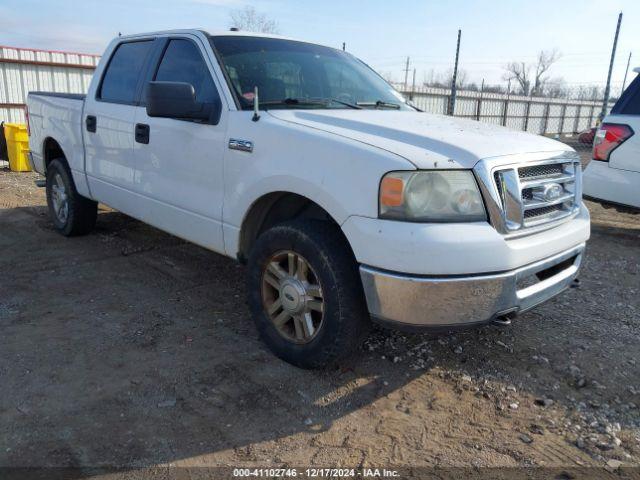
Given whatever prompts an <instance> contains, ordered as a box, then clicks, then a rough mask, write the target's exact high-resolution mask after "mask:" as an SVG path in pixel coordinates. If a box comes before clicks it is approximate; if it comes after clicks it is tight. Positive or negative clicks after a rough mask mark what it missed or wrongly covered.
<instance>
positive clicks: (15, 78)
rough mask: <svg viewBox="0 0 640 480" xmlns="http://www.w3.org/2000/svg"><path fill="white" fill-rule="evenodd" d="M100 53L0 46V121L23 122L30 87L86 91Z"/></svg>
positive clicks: (76, 91) (35, 88) (45, 89)
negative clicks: (89, 53)
mask: <svg viewBox="0 0 640 480" xmlns="http://www.w3.org/2000/svg"><path fill="white" fill-rule="evenodd" d="M99 60H100V57H99V56H97V55H87V54H81V53H73V52H57V51H46V50H33V49H27V48H16V47H3V46H0V122H2V121H5V122H19V123H23V122H24V121H25V119H24V105H25V103H26V100H27V93H29V91H35V90H40V91H49V92H61V93H85V92H86V91H87V89H88V88H89V83H90V82H91V77H92V76H93V71H94V70H95V67H96V66H97V65H98V61H99Z"/></svg>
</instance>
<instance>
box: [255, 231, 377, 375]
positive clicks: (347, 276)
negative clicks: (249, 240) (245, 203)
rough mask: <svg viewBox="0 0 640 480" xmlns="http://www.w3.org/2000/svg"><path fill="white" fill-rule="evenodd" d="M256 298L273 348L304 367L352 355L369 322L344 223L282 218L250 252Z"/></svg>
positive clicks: (259, 324) (259, 319)
mask: <svg viewBox="0 0 640 480" xmlns="http://www.w3.org/2000/svg"><path fill="white" fill-rule="evenodd" d="M248 292H249V305H250V307H251V311H252V314H253V318H254V320H255V322H256V326H257V328H258V331H259V333H260V335H261V337H262V339H263V340H264V341H265V343H266V344H267V345H268V346H269V348H270V349H271V350H272V351H273V352H274V353H275V354H276V355H277V356H278V357H280V358H282V359H283V360H285V361H287V362H289V363H291V364H293V365H296V366H298V367H301V368H321V367H327V366H331V365H333V364H335V363H337V362H338V361H339V360H341V359H343V358H345V357H346V356H348V355H349V354H350V353H352V351H353V350H354V349H355V347H356V346H357V345H358V343H359V341H360V340H361V339H362V337H363V335H364V334H365V333H366V331H367V326H368V325H369V321H368V314H367V310H366V306H365V303H364V295H363V292H362V284H361V280H360V275H359V273H358V266H357V263H356V261H355V259H354V258H353V254H352V253H351V250H350V249H349V247H348V245H347V243H346V240H345V239H344V236H343V235H342V233H341V231H340V229H339V228H338V226H336V225H333V224H330V223H327V222H320V221H315V220H303V221H293V222H288V223H284V224H281V225H277V226H275V227H273V228H271V229H269V230H267V231H266V232H264V233H263V234H262V235H261V236H260V237H259V238H258V240H257V242H256V245H255V246H254V248H253V250H252V253H251V256H250V258H249V271H248Z"/></svg>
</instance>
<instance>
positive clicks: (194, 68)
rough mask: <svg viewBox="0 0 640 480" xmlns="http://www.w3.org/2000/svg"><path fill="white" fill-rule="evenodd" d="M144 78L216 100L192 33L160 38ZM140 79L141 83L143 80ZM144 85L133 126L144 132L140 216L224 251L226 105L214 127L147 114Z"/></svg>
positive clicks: (138, 153)
mask: <svg viewBox="0 0 640 480" xmlns="http://www.w3.org/2000/svg"><path fill="white" fill-rule="evenodd" d="M163 40H164V42H165V43H164V45H162V47H161V48H160V50H161V51H160V52H158V53H159V54H157V55H156V54H154V57H157V59H158V60H157V62H156V64H155V65H150V67H149V70H148V72H147V77H146V80H147V81H162V82H185V83H189V84H191V85H193V87H194V90H195V95H196V100H197V101H198V102H204V103H209V104H212V103H214V102H216V101H217V102H220V101H221V98H220V95H219V93H218V92H219V91H220V85H219V84H218V83H217V79H216V78H215V75H214V73H213V72H214V70H213V65H212V63H211V60H212V59H209V58H207V54H206V50H205V48H204V46H203V45H202V44H201V42H200V40H199V39H198V38H197V37H195V36H190V35H183V36H180V37H170V38H164V39H163ZM145 83H146V82H145ZM144 92H145V89H144V88H143V93H142V101H141V104H140V106H139V107H138V108H137V109H136V116H135V125H136V128H138V129H141V131H142V130H144V131H145V132H147V135H146V136H145V137H144V138H143V139H141V138H138V139H136V141H135V142H134V148H133V150H134V157H135V164H136V169H135V179H134V183H135V190H136V192H137V193H139V194H140V196H141V202H140V204H139V207H140V209H141V210H140V218H141V219H142V220H143V221H145V222H147V223H150V224H152V225H155V226H157V227H158V228H161V229H163V230H166V231H168V232H171V233H174V234H176V235H178V236H180V237H182V238H186V239H187V240H190V241H192V242H194V243H197V244H199V245H202V246H204V247H207V248H210V249H212V250H216V251H219V252H223V251H224V244H223V237H222V199H223V193H224V192H223V177H222V175H223V171H222V167H223V156H224V153H225V151H226V147H225V137H226V124H227V114H228V108H227V107H226V105H224V104H223V108H222V115H221V118H220V120H219V122H218V124H217V125H212V124H209V123H206V122H198V121H192V120H185V119H174V118H159V117H149V116H148V115H147V111H146V108H145V103H146V102H145V93H144Z"/></svg>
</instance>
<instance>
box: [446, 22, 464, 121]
mask: <svg viewBox="0 0 640 480" xmlns="http://www.w3.org/2000/svg"><path fill="white" fill-rule="evenodd" d="M461 35H462V30H458V44H457V46H456V63H455V65H454V67H453V78H452V79H451V101H450V102H449V112H448V114H449V115H453V112H454V111H455V108H456V82H457V80H458V59H459V58H460V36H461Z"/></svg>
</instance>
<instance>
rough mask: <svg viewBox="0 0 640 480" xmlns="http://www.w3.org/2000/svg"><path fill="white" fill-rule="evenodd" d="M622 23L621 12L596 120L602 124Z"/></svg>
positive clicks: (607, 102) (605, 112)
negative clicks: (605, 84) (600, 106)
mask: <svg viewBox="0 0 640 480" xmlns="http://www.w3.org/2000/svg"><path fill="white" fill-rule="evenodd" d="M621 23H622V12H620V14H619V15H618V26H617V27H616V35H615V37H614V38H613V48H612V49H611V61H610V62H609V74H608V75H607V86H606V87H605V89H604V99H603V100H602V110H601V111H600V115H599V116H598V120H600V122H602V120H604V117H605V115H606V114H607V106H608V104H609V94H610V93H611V72H613V61H614V60H615V58H616V48H617V46H618V35H619V34H620V24H621Z"/></svg>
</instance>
